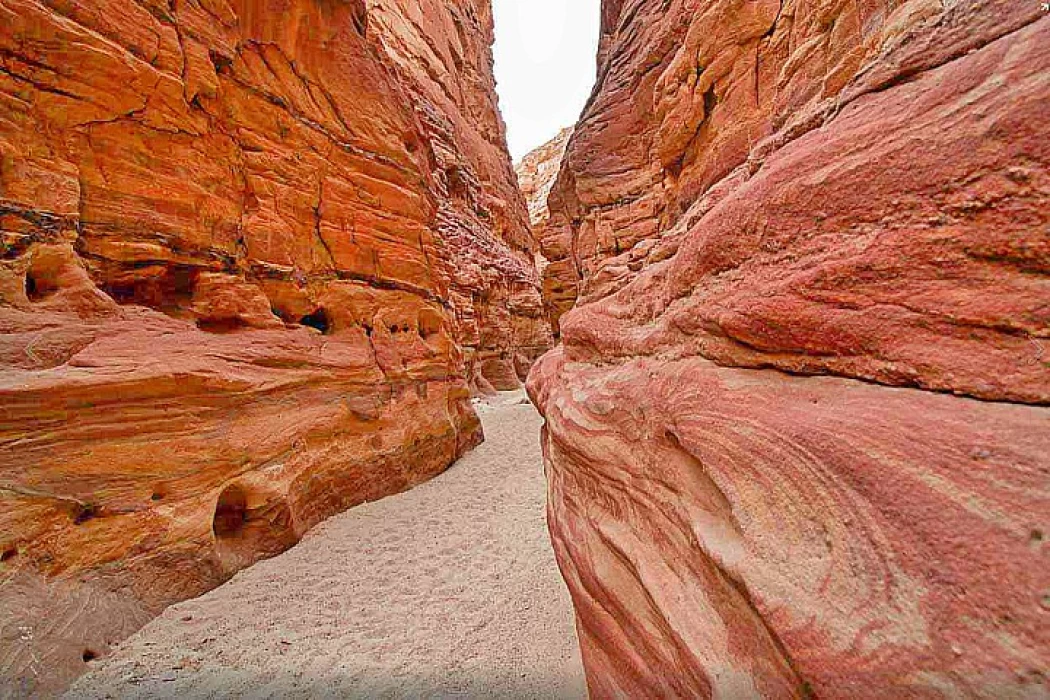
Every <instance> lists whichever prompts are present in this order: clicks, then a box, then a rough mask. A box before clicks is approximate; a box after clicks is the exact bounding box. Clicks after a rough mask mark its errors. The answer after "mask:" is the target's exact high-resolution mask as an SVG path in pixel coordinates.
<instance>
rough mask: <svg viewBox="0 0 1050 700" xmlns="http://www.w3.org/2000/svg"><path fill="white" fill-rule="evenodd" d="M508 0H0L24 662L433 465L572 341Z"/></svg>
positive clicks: (5, 383) (3, 482)
mask: <svg viewBox="0 0 1050 700" xmlns="http://www.w3.org/2000/svg"><path fill="white" fill-rule="evenodd" d="M492 41H493V18H492V13H491V8H490V6H489V3H488V2H487V0H455V1H453V2H447V1H445V0H442V1H440V2H438V1H437V0H433V1H430V2H410V1H408V0H368V1H367V2H366V1H365V0H350V1H349V2H339V3H332V2H324V1H322V0H281V1H280V2H278V3H271V2H261V1H260V0H201V1H199V2H198V1H197V0H188V1H181V0H180V1H177V2H168V1H167V0H163V1H157V0H103V1H99V0H92V1H91V2H50V1H45V0H0V236H2V241H0V368H2V372H0V552H2V562H0V590H2V595H0V619H2V620H4V625H3V632H2V639H0V678H2V679H3V688H4V692H5V694H6V693H15V694H19V695H21V694H40V693H49V692H54V691H56V690H58V689H61V688H62V687H63V686H64V685H65V684H66V683H67V682H68V681H69V680H70V679H71V678H73V677H75V676H76V675H77V674H79V673H81V672H82V671H83V670H84V669H85V668H86V667H87V664H88V663H89V662H90V661H92V660H93V659H95V658H97V657H99V656H103V655H105V654H106V653H107V652H108V650H109V649H110V648H111V647H112V646H113V645H114V644H115V643H117V642H119V641H120V640H121V639H123V638H125V637H127V636H128V635H129V634H131V633H132V632H134V631H135V630H136V629H138V628H139V627H141V626H142V625H143V624H144V623H145V622H147V621H148V620H149V619H151V618H152V617H154V616H155V615H157V614H158V613H159V612H160V611H162V610H163V609H164V608H165V607H166V606H168V605H169V604H171V603H173V602H176V601H179V600H184V599H187V598H191V597H194V596H197V595H199V594H201V593H203V592H205V591H207V590H209V589H211V588H214V587H215V586H217V585H219V584H220V583H222V582H223V581H226V580H227V579H229V578H230V577H231V576H232V575H233V574H234V573H235V572H237V571H238V570H240V569H243V568H245V567H247V566H249V565H251V564H253V563H254V562H256V561H258V560H260V559H263V558H266V557H270V556H273V555H275V554H277V553H279V552H281V551H284V550H286V549H288V548H289V547H291V546H292V545H293V544H295V543H296V542H297V541H298V540H299V539H300V538H301V537H302V536H303V534H304V533H305V532H306V531H308V530H309V529H310V528H312V527H313V526H315V525H316V524H318V523H319V522H321V521H322V520H324V519H325V518H327V517H328V516H331V515H333V514H335V513H337V512H340V511H342V510H345V509H347V508H349V507H351V506H353V505H355V504H359V503H364V502H367V501H374V500H377V499H380V498H382V497H384V496H387V495H389V494H392V493H396V492H399V491H402V490H404V489H407V488H409V487H412V486H414V485H416V484H419V483H421V482H423V481H425V480H427V479H429V478H431V477H433V476H435V475H436V474H438V473H440V472H441V471H443V470H444V469H445V468H447V467H448V466H449V465H450V464H451V463H452V462H454V461H455V460H456V459H457V458H458V457H459V456H461V455H463V454H464V453H465V452H467V451H468V450H470V449H471V448H472V447H474V446H475V445H477V444H478V443H479V442H480V441H481V440H482V439H483V435H482V430H481V425H480V423H479V421H478V418H477V415H476V413H475V411H474V409H473V408H472V406H471V404H470V398H471V396H472V394H475V393H479V392H491V391H492V390H493V389H513V388H516V387H519V386H520V385H521V381H522V380H523V379H524V377H525V376H526V374H527V372H528V369H529V366H530V364H531V363H532V361H533V360H535V358H536V357H538V356H539V355H540V354H542V352H544V351H545V350H546V349H548V347H549V345H550V342H551V335H550V331H549V326H548V324H547V322H546V319H545V315H544V313H543V304H542V300H541V294H540V281H539V276H538V273H537V271H536V269H535V262H534V261H535V252H536V249H537V245H536V243H535V241H534V239H533V238H532V235H531V232H530V229H529V222H528V213H527V210H526V206H525V202H524V200H523V199H522V197H521V195H520V193H519V191H518V189H517V184H516V181H515V176H514V172H513V169H512V165H511V162H510V157H509V155H508V153H507V149H506V145H505V134H504V125H503V122H502V119H501V117H500V114H499V111H498V108H497V104H496V96H495V92H494V81H493V77H492V54H491V44H492Z"/></svg>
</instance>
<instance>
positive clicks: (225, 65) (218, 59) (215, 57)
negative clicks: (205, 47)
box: [208, 51, 233, 75]
mask: <svg viewBox="0 0 1050 700" xmlns="http://www.w3.org/2000/svg"><path fill="white" fill-rule="evenodd" d="M208 58H210V59H211V64H212V65H213V66H215V72H216V73H219V74H220V75H221V74H222V73H223V72H224V71H226V70H228V69H229V67H230V66H232V65H233V59H232V58H230V57H229V56H224V55H222V54H221V53H219V52H218V51H209V52H208Z"/></svg>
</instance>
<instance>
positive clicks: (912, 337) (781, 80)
mask: <svg viewBox="0 0 1050 700" xmlns="http://www.w3.org/2000/svg"><path fill="white" fill-rule="evenodd" d="M603 21H604V26H603V29H602V36H603V39H602V48H601V52H600V65H599V84H598V87H597V89H596V91H595V93H594V95H593V96H592V100H591V102H590V104H589V105H588V108H587V109H586V111H585V113H584V115H583V118H582V119H581V122H580V124H578V125H577V127H576V130H575V133H574V135H573V137H572V141H571V142H570V145H569V147H568V150H567V153H566V156H565V160H564V165H563V167H562V171H561V173H560V175H559V178H558V182H557V183H556V185H555V187H554V189H553V192H552V194H551V197H550V200H549V201H550V206H551V223H552V225H554V226H558V227H561V228H562V229H563V231H564V233H563V235H564V236H565V237H566V238H567V240H569V241H571V246H570V249H571V251H572V256H573V263H574V265H575V266H576V268H577V270H579V273H580V276H581V280H580V287H581V293H580V301H579V303H578V305H577V308H576V309H574V310H573V311H571V312H569V313H568V314H567V315H566V316H564V317H563V318H562V319H561V324H560V325H561V339H562V343H563V346H562V348H560V349H559V350H556V351H554V352H553V353H551V354H549V355H548V356H547V357H546V358H545V359H544V360H542V361H541V363H540V364H539V365H538V366H537V368H536V369H534V371H533V375H532V377H531V378H530V390H531V391H532V393H533V396H534V398H535V400H536V401H537V403H538V405H539V406H540V408H541V410H542V411H543V413H544V414H545V416H546V418H547V426H546V439H545V442H546V451H547V459H548V469H549V477H550V492H551V503H550V522H551V528H552V533H553V538H554V542H555V547H556V550H557V553H558V556H559V560H560V563H561V565H562V568H563V571H564V573H565V575H566V579H567V581H568V583H569V586H570V589H571V590H572V592H573V597H574V601H575V604H576V609H577V616H578V627H579V630H580V634H581V642H582V645H583V653H584V661H585V665H586V667H587V671H588V677H589V683H590V689H591V692H592V695H594V696H595V697H611V696H617V697H619V696H647V697H648V696H667V697H670V696H678V697H681V696H689V697H697V696H699V697H732V698H739V697H771V698H780V697H841V698H856V697H895V698H896V697H956V696H958V697H985V698H999V697H1045V696H1046V695H1047V692H1048V690H1047V686H1046V679H1045V667H1046V662H1047V659H1048V658H1050V634H1048V632H1047V629H1048V628H1047V625H1046V619H1047V617H1046V616H1047V605H1048V603H1047V597H1046V596H1047V592H1048V591H1050V562H1048V558H1047V557H1048V549H1047V546H1046V543H1045V540H1046V532H1047V531H1048V527H1050V525H1048V523H1047V522H1046V517H1047V515H1046V514H1047V513H1048V512H1050V480H1048V474H1050V461H1048V460H1050V409H1048V408H1047V405H1048V404H1050V361H1048V359H1047V358H1048V357H1050V355H1047V349H1046V340H1047V338H1048V336H1050V315H1048V309H1050V305H1048V302H1050V277H1048V273H1050V216H1048V214H1047V212H1048V211H1050V209H1048V207H1047V204H1048V203H1050V175H1048V166H1050V144H1048V142H1047V140H1046V138H1045V135H1044V134H1043V131H1044V129H1042V127H1041V126H1040V124H1039V121H1040V116H1039V115H1040V114H1041V112H1042V111H1044V109H1045V105H1046V104H1047V103H1048V101H1050V80H1048V79H1047V76H1048V75H1050V41H1048V39H1050V18H1047V17H1046V16H1045V13H1043V12H1042V11H1041V10H1040V8H1038V7H1035V6H1028V5H1024V4H1017V3H1007V2H999V1H997V0H966V1H964V2H959V3H953V4H950V5H948V6H942V5H941V4H939V3H928V2H925V1H924V0H912V1H911V2H891V3H890V4H889V5H885V4H883V5H879V6H878V7H876V6H874V5H863V4H861V5H856V4H849V3H844V2H836V1H834V0H831V1H829V2H822V3H802V2H793V1H792V0H785V2H783V3H782V4H780V3H777V2H769V3H765V2H758V3H750V4H746V7H745V6H742V5H740V4H739V3H733V2H717V1H716V2H710V1H705V2H699V1H690V0H672V1H671V2H662V1H658V0H652V1H651V2H650V1H648V0H640V1H639V2H633V3H625V4H622V6H621V3H618V2H606V3H605V6H604V11H603Z"/></svg>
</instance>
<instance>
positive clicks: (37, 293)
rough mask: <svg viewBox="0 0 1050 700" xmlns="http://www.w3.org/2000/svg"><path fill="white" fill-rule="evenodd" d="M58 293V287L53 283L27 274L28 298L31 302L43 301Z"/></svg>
mask: <svg viewBox="0 0 1050 700" xmlns="http://www.w3.org/2000/svg"><path fill="white" fill-rule="evenodd" d="M57 291H58V285H57V284H55V283H54V282H53V281H51V280H49V279H46V278H44V277H41V276H39V275H34V274H33V273H31V272H29V273H26V298H27V299H29V301H33V302H36V301H43V300H44V299H47V298H48V297H49V296H51V295H52V294H54V293H55V292H57Z"/></svg>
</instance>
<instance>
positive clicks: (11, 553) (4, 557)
mask: <svg viewBox="0 0 1050 700" xmlns="http://www.w3.org/2000/svg"><path fill="white" fill-rule="evenodd" d="M17 556H18V548H17V547H8V548H7V549H5V550H4V551H3V553H0V562H3V563H5V564H6V563H7V562H9V561H11V560H12V559H14V558H15V557H17Z"/></svg>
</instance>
